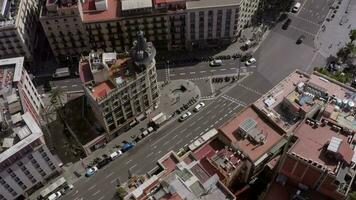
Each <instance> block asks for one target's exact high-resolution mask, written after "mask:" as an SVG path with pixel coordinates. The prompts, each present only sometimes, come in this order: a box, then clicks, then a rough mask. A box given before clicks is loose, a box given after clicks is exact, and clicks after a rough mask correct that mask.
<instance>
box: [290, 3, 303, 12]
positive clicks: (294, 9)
mask: <svg viewBox="0 0 356 200" xmlns="http://www.w3.org/2000/svg"><path fill="white" fill-rule="evenodd" d="M300 6H301V4H300V3H299V2H297V3H295V4H294V6H293V9H292V12H294V13H296V12H298V11H299V9H300Z"/></svg>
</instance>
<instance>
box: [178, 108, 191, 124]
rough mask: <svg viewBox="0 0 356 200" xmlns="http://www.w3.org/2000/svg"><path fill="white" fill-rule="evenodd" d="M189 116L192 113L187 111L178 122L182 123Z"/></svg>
mask: <svg viewBox="0 0 356 200" xmlns="http://www.w3.org/2000/svg"><path fill="white" fill-rule="evenodd" d="M191 115H192V113H191V112H189V111H188V112H186V113H184V114H183V115H182V116H180V118H179V121H181V122H182V121H184V120H186V119H188V118H189V117H190V116H191Z"/></svg>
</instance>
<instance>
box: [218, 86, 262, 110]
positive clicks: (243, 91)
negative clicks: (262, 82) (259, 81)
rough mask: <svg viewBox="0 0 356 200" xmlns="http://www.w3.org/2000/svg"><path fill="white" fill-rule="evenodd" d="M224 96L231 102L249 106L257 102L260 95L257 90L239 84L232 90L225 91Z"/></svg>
mask: <svg viewBox="0 0 356 200" xmlns="http://www.w3.org/2000/svg"><path fill="white" fill-rule="evenodd" d="M225 96H227V97H231V98H232V99H231V100H232V101H235V102H241V103H243V104H245V105H249V104H251V103H253V102H254V101H255V100H257V99H258V98H259V97H260V96H261V94H260V93H259V92H258V91H257V90H255V89H252V88H250V87H249V86H247V85H242V84H239V85H236V86H235V87H234V89H233V90H229V91H227V92H226V93H225Z"/></svg>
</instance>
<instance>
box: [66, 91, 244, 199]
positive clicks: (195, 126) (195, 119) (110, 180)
mask: <svg viewBox="0 0 356 200" xmlns="http://www.w3.org/2000/svg"><path fill="white" fill-rule="evenodd" d="M237 87H239V86H237ZM239 88H240V87H239ZM249 93H251V92H249V91H248V90H246V91H244V92H241V93H240V95H246V94H249ZM210 102H211V103H207V106H206V107H205V108H204V109H202V110H201V111H200V112H199V113H196V114H193V116H192V117H191V118H190V119H188V120H187V121H185V122H183V123H180V122H178V121H174V122H172V123H170V124H168V125H167V126H165V127H163V128H162V129H160V130H159V131H158V132H157V133H154V134H153V135H151V136H150V137H148V138H146V139H145V140H143V141H142V142H140V143H139V144H138V145H137V146H136V147H135V148H134V149H132V150H131V151H129V152H127V153H125V154H124V155H123V156H122V157H119V158H118V159H116V160H114V161H113V162H112V163H110V164H109V165H108V166H107V167H105V168H104V169H101V170H99V171H98V172H97V173H96V174H95V175H94V176H93V177H90V178H86V177H83V178H81V179H80V180H79V181H77V182H76V183H75V184H74V186H75V189H74V190H72V191H71V192H70V193H69V194H68V195H66V196H65V197H64V198H63V199H81V198H83V199H86V200H87V199H88V200H90V199H93V200H94V199H101V200H102V199H111V198H112V197H113V196H114V193H115V185H116V179H117V178H118V177H119V178H120V180H122V181H124V180H126V179H127V176H128V170H129V169H131V171H132V172H133V173H134V174H145V173H146V172H148V171H149V170H151V169H152V168H154V167H155V165H156V161H157V160H158V159H159V158H160V157H162V156H163V155H164V154H166V153H167V152H168V151H170V150H174V151H176V150H178V149H180V148H181V147H183V146H185V145H187V144H189V143H191V142H193V141H194V140H195V139H197V138H198V137H199V136H200V135H202V134H204V133H205V132H207V131H208V130H210V129H212V128H214V127H219V126H221V125H222V124H223V123H224V122H225V121H226V120H228V119H229V118H231V117H232V116H233V115H235V113H236V112H238V111H239V110H241V109H242V108H243V105H242V103H243V102H239V101H237V100H235V99H233V98H229V97H228V96H227V95H223V96H221V97H218V98H217V99H216V100H215V101H210Z"/></svg>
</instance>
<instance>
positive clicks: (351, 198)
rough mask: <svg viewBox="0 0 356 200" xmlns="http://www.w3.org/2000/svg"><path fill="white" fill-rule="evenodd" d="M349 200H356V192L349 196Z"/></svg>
mask: <svg viewBox="0 0 356 200" xmlns="http://www.w3.org/2000/svg"><path fill="white" fill-rule="evenodd" d="M348 199H349V200H356V192H350V193H349V195H348Z"/></svg>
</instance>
